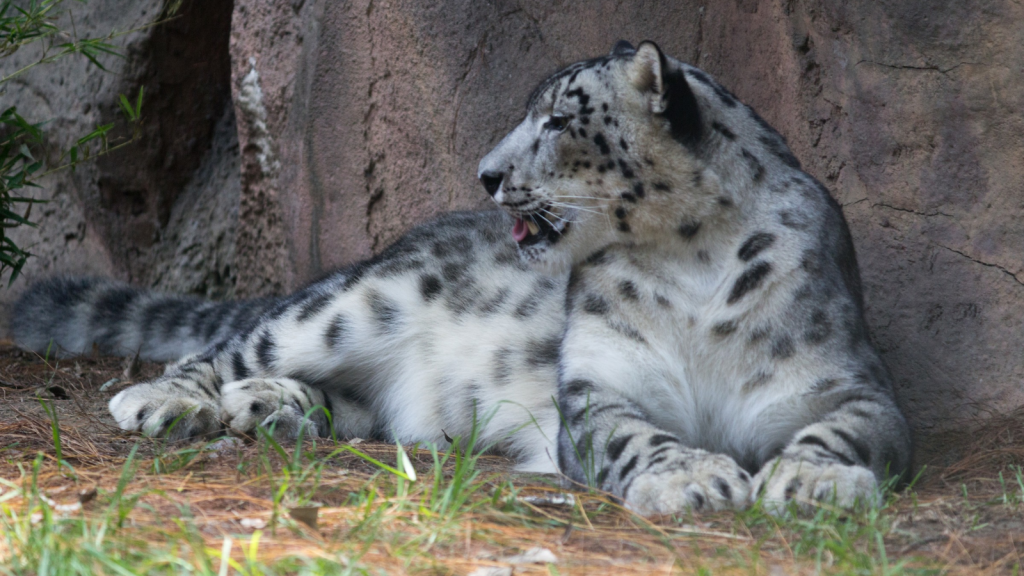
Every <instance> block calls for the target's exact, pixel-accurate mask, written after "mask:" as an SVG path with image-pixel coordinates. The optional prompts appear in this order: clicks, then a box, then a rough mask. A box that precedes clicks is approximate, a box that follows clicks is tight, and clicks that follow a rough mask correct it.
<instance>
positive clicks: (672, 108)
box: [478, 41, 746, 270]
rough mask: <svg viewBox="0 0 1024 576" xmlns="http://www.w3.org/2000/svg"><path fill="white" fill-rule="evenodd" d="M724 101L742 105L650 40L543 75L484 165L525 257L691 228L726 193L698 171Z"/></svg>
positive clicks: (574, 253) (554, 261)
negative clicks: (519, 116) (522, 111)
mask: <svg viewBox="0 0 1024 576" xmlns="http://www.w3.org/2000/svg"><path fill="white" fill-rule="evenodd" d="M691 80H696V82H695V83H691ZM726 98H728V102H727V101H726V100H725V99H726ZM728 103H731V105H732V106H733V107H736V106H737V102H736V101H735V99H733V98H732V96H731V94H728V92H726V91H725V90H724V89H722V88H721V87H719V86H718V85H717V84H716V83H714V82H713V81H712V80H710V79H709V77H708V76H707V75H706V74H704V73H703V72H701V71H700V70H698V69H696V68H693V67H690V66H687V65H685V64H682V63H680V62H678V61H676V60H673V59H671V58H668V57H667V56H666V55H665V54H664V53H662V51H661V49H659V48H658V46H657V45H655V44H654V43H653V42H643V43H642V44H640V46H639V47H638V48H635V49H634V48H633V47H632V46H631V45H630V44H629V43H628V42H624V41H620V42H619V43H617V44H616V45H615V47H614V48H613V49H612V51H611V53H610V54H609V55H607V56H602V57H600V58H594V59H591V60H586V61H583V62H578V63H576V64H573V65H571V66H569V67H567V68H565V69H563V70H561V71H559V72H557V73H555V74H554V75H552V76H550V77H549V78H547V79H546V80H544V81H543V82H542V83H541V84H540V85H539V86H538V87H537V88H536V89H535V90H534V91H533V94H532V95H531V96H530V98H529V102H528V104H527V113H526V118H525V119H524V120H523V121H522V122H521V123H520V124H519V125H518V126H516V128H515V129H513V130H512V132H510V133H509V134H508V135H507V136H505V138H504V139H503V140H502V141H501V142H500V143H499V144H498V145H497V146H496V147H495V148H494V150H492V151H491V152H490V153H489V154H487V156H486V157H484V159H483V160H481V162H480V166H479V170H478V177H479V178H480V180H481V182H482V183H483V185H484V188H485V189H486V190H487V192H488V194H490V195H491V197H492V198H493V199H494V201H495V202H496V203H497V204H498V205H499V206H500V207H501V208H503V209H504V210H505V211H507V212H508V213H509V214H511V215H512V217H513V219H514V221H515V225H514V228H513V230H512V236H513V238H514V239H515V241H516V243H517V244H518V246H519V251H520V255H521V256H522V258H523V259H524V260H525V261H527V262H528V263H532V264H537V265H541V266H545V267H549V268H551V269H555V270H558V269H564V268H565V267H567V266H571V265H572V264H574V263H576V262H580V261H582V260H584V259H585V258H586V257H587V256H588V255H590V254H593V253H594V252H595V251H597V250H600V249H602V248H605V247H607V246H608V245H611V244H614V243H635V244H640V243H645V242H664V237H665V235H666V234H672V235H675V236H677V237H678V236H679V235H683V236H686V234H688V233H693V232H695V231H696V230H695V228H694V227H699V225H700V222H701V220H702V218H703V217H704V216H706V215H708V214H711V213H713V212H714V211H715V210H719V209H720V207H721V203H722V202H723V199H722V197H721V195H720V194H718V193H716V192H714V191H712V188H714V187H708V186H706V184H707V182H701V180H702V173H703V171H704V168H705V166H706V164H707V162H706V160H705V156H706V155H705V154H704V153H703V152H704V150H703V148H702V142H703V141H704V140H705V136H706V133H707V132H708V131H709V128H708V125H707V123H708V118H716V117H718V116H721V115H720V114H717V113H716V112H715V111H714V110H710V112H711V114H710V115H709V114H708V112H709V110H707V108H708V107H717V108H723V107H726V106H727V104H728ZM740 107H741V108H743V109H746V107H744V106H742V105H740Z"/></svg>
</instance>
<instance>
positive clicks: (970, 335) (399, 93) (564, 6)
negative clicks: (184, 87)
mask: <svg viewBox="0 0 1024 576" xmlns="http://www.w3.org/2000/svg"><path fill="white" fill-rule="evenodd" d="M266 4H267V3H264V2H261V1H260V0H237V1H236V3H235V13H234V23H233V27H232V40H231V56H232V63H233V65H232V75H233V82H232V85H233V86H234V87H235V90H236V92H235V94H236V98H235V100H236V110H237V111H238V115H239V117H240V118H242V117H243V116H245V115H246V114H250V115H251V114H252V112H246V111H245V110H247V107H248V105H247V104H239V98H238V94H239V92H238V91H239V89H240V88H239V87H240V86H244V85H245V83H246V81H247V80H248V81H249V82H252V81H253V80H254V79H255V78H256V77H257V76H258V84H259V86H260V88H261V90H262V97H263V99H262V103H263V106H264V108H265V109H266V111H267V112H266V121H265V122H266V128H265V132H259V135H257V136H247V135H246V133H245V132H244V131H240V134H241V143H242V150H243V151H249V152H244V153H243V156H246V155H250V154H251V155H252V156H253V160H247V162H248V163H249V164H250V165H252V166H254V167H255V166H258V165H259V162H258V161H257V160H255V158H256V157H258V156H259V155H260V154H264V152H263V150H264V146H267V147H268V149H269V150H271V151H272V154H273V156H274V158H275V159H276V161H277V162H279V165H276V167H275V168H274V170H275V171H274V173H273V174H274V175H273V182H272V183H268V180H267V179H266V178H265V177H260V178H259V185H258V186H253V187H252V188H250V187H249V184H247V183H243V198H249V197H252V198H256V197H258V198H259V200H258V201H256V203H257V204H258V205H259V208H258V210H254V214H258V218H255V219H254V220H253V221H254V222H256V221H259V222H266V223H271V222H272V223H273V225H274V226H275V228H274V236H273V238H274V239H273V241H272V242H263V243H258V242H253V243H249V244H247V245H245V246H243V245H242V244H241V243H240V244H239V258H242V257H243V256H242V254H243V252H244V253H245V254H246V256H245V257H246V258H249V259H251V260H253V261H258V262H264V263H273V264H272V265H269V266H268V270H274V271H276V274H274V278H275V279H276V281H278V282H280V283H281V284H280V285H281V286H282V287H285V288H288V287H293V286H295V285H296V284H297V283H299V282H301V281H303V280H306V279H309V278H312V277H315V276H317V275H318V274H320V273H321V272H322V271H324V270H327V269H330V268H332V267H335V266H338V265H340V264H343V263H345V262H349V261H352V260H355V259H358V258H363V257H366V256H369V255H370V254H372V253H374V252H376V251H378V250H380V249H381V248H383V247H384V246H385V245H387V243H388V242H390V241H392V240H393V239H394V238H396V237H397V236H398V235H399V234H401V233H402V231H403V230H405V229H407V228H408V227H409V226H411V225H412V224H414V223H416V222H419V221H422V220H424V219H426V218H429V217H431V216H433V215H434V214H437V213H439V212H442V211H445V210H450V209H456V208H472V207H477V206H483V205H486V203H487V202H486V198H485V196H484V194H482V192H481V190H480V187H479V185H478V183H477V182H476V181H475V179H474V171H475V168H476V164H477V161H478V160H479V158H480V157H481V156H482V155H483V154H484V153H485V152H486V151H487V150H488V149H489V147H490V146H492V145H494V144H495V143H496V142H497V141H498V139H499V138H500V137H501V136H502V135H503V134H504V133H505V132H506V131H507V130H508V129H509V128H511V127H512V126H513V125H514V124H515V123H516V122H517V121H518V120H519V119H520V117H521V114H522V110H523V109H522V106H523V103H524V102H525V99H526V96H527V95H528V94H529V91H530V90H531V89H532V88H533V86H534V85H535V84H536V83H537V82H538V81H540V80H541V79H542V78H544V76H545V75H547V74H548V73H550V72H552V71H553V70H555V69H557V68H559V67H560V66H563V65H565V64H568V63H570V62H572V61H574V60H577V59H581V58H585V57H590V56H594V55H597V54H601V53H604V52H605V51H607V50H608V49H609V48H610V47H611V45H612V44H613V42H614V41H615V40H616V39H619V38H625V39H629V40H631V41H633V42H638V41H640V40H643V39H652V40H655V41H657V42H658V43H659V44H660V45H661V46H662V47H663V48H664V49H665V50H666V51H667V52H669V53H671V54H673V55H676V56H677V57H679V58H681V59H684V60H687V61H689V62H692V63H694V64H696V65H698V66H700V67H702V68H704V69H705V70H707V71H709V72H711V73H712V74H714V75H715V76H716V77H718V78H719V80H720V81H721V82H722V83H724V84H725V85H727V86H729V87H730V88H731V89H732V90H733V91H734V92H735V93H736V94H737V95H738V96H740V98H741V99H743V100H744V101H745V102H747V103H749V104H751V105H752V106H754V107H755V108H756V109H757V110H759V111H760V112H761V114H762V115H763V116H764V117H765V118H766V119H768V121H769V122H770V123H772V124H773V125H775V126H776V127H777V128H778V129H779V130H780V131H781V132H782V133H783V134H784V135H785V136H786V137H787V138H788V140H789V141H790V143H791V145H792V147H793V149H794V151H795V152H796V154H797V156H798V157H799V158H801V160H802V161H803V162H804V164H805V166H806V168H807V169H808V171H810V172H811V173H812V174H813V175H814V176H816V177H817V178H819V179H820V180H821V181H822V182H824V183H826V184H827V185H828V186H829V187H830V188H831V189H832V191H833V192H834V194H835V196H836V197H837V199H838V200H839V201H840V202H841V203H842V204H843V205H844V209H845V211H846V215H847V218H848V219H849V221H850V224H851V227H852V229H853V234H854V237H855V241H856V243H857V248H858V251H859V255H860V263H861V268H862V270H863V276H864V280H865V285H866V290H867V294H866V295H867V300H868V318H869V322H870V324H871V326H872V329H873V333H874V337H875V340H876V341H877V343H878V345H879V347H880V348H881V349H882V351H883V354H884V355H885V357H886V359H887V361H888V362H889V364H890V366H891V367H892V370H893V372H894V374H895V376H896V381H897V383H898V387H899V395H900V399H901V402H902V403H903V405H904V406H905V408H906V409H907V413H908V414H909V416H910V418H911V420H912V422H913V424H914V426H915V428H916V429H917V430H918V431H919V432H920V433H922V434H925V435H927V434H928V433H930V432H933V431H935V430H937V429H942V428H948V427H950V426H956V425H957V423H958V421H962V420H965V419H970V418H975V417H977V416H978V415H980V414H983V413H985V412H986V411H989V410H1005V409H1009V408H1013V407H1016V406H1019V405H1021V404H1022V403H1024V353H1022V352H1024V329H1022V328H1024V325H1022V321H1021V318H1022V317H1024V250H1022V249H1024V218H1021V216H1024V190H1022V187H1024V185H1022V182H1024V139H1022V138H1021V137H1020V134H1022V133H1024V130H1022V128H1024V126H1022V117H1021V114H1020V110H1021V109H1022V105H1024V75H1022V74H1021V72H1022V71H1024V64H1022V63H1024V25H1022V24H1024V8H1022V6H1021V5H1020V4H1019V3H1017V2H1014V1H1013V0H992V1H975V0H972V1H954V0H943V1H940V2H934V1H923V0H898V1H882V2H878V1H868V0H859V1H847V0H843V1H840V0H825V1H801V0H776V1H771V2H758V1H756V0H735V1H726V2H717V3H712V2H708V3H706V4H705V3H704V2H699V1H693V0H682V1H678V2H671V3H670V2H636V3H632V4H631V5H630V6H629V7H628V8H627V7H625V6H622V5H620V3H616V2H588V3H578V2H550V1H539V0H538V1H530V0H523V1H518V2H514V1H479V0H462V1H459V0H453V1H448V2H444V3H424V2H417V1H410V0H389V1H380V0H357V1H353V2H326V1H320V2H314V1H311V0H308V1H306V2H305V3H303V2H301V1H293V2H291V3H290V4H289V3H276V4H278V5H277V6H275V7H268V6H266ZM257 115H258V114H257ZM253 172H256V170H255V168H253ZM245 202H246V200H243V204H244V203H245ZM275 202H276V205H275ZM275 210H276V212H275ZM243 218H244V216H243ZM265 227H266V224H264V225H263V227H260V226H257V227H256V228H255V229H256V230H261V229H263V228H265ZM253 233H254V232H249V234H253ZM266 275H267V272H266V271H263V270H261V271H260V272H259V276H260V277H261V278H264V277H266ZM260 282H261V280H260V281H254V283H253V285H254V286H258V287H262V286H264V284H261V283H260ZM276 286H277V285H275V288H276ZM240 289H241V288H240Z"/></svg>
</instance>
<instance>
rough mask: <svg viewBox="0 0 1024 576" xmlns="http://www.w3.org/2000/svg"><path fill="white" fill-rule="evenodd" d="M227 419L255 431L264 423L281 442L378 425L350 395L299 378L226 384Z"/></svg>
mask: <svg viewBox="0 0 1024 576" xmlns="http://www.w3.org/2000/svg"><path fill="white" fill-rule="evenodd" d="M221 418H222V419H223V420H224V423H225V424H227V426H228V427H229V428H231V430H233V431H234V432H236V433H239V434H252V433H254V432H255V431H256V429H257V427H260V426H262V427H263V428H265V429H267V430H272V431H273V434H274V437H275V438H277V439H278V440H292V439H295V438H296V437H298V436H299V434H300V433H303V434H305V435H306V436H322V437H329V436H331V435H332V425H333V432H334V433H335V434H337V435H339V436H340V437H343V438H345V437H354V436H356V435H358V434H356V433H354V432H363V433H365V431H366V430H371V429H372V424H373V418H372V415H371V414H370V413H369V412H367V411H366V410H361V409H359V408H358V407H356V406H352V405H351V402H350V401H349V399H346V398H342V397H340V396H339V395H338V394H336V393H334V392H331V391H326V390H321V389H318V388H315V387H313V386H310V385H308V384H306V383H304V382H300V381H298V380H295V379H293V378H247V379H245V380H238V381H235V382H231V383H229V384H226V385H225V386H224V388H223V398H222V400H221Z"/></svg>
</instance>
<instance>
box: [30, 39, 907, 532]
mask: <svg viewBox="0 0 1024 576" xmlns="http://www.w3.org/2000/svg"><path fill="white" fill-rule="evenodd" d="M479 176H480V179H481V182H482V183H483V185H484V188H485V189H486V191H487V192H488V194H490V195H491V196H492V197H493V199H494V201H495V202H496V203H497V204H498V205H499V206H500V207H501V208H502V209H503V212H485V213H464V214H452V215H448V216H446V217H444V218H442V219H440V220H438V221H436V222H433V223H431V224H427V225H425V226H421V227H419V228H416V229H414V230H412V231H411V232H409V233H408V234H407V235H406V236H405V237H404V238H402V239H401V240H400V241H398V242H397V243H396V244H394V245H393V246H391V247H390V248H389V249H387V250H386V251H385V252H384V253H382V254H381V255H379V256H378V257H376V258H374V259H372V260H369V261H366V262H362V263H358V264H355V265H353V266H350V267H348V268H346V269H343V270H341V271H339V272H336V273H334V274H333V275H331V276H329V277H327V278H325V279H324V280H321V281H319V282H316V283H314V284H312V285H310V286H308V287H307V288H305V289H303V290H301V291H299V292H297V293H295V294H293V295H291V296H288V297H285V298H280V299H276V300H266V301H259V302H249V303H229V304H208V303H199V302H196V301H190V300H183V299H175V298H173V297H164V296H159V295H152V294H148V293H144V292H140V291H137V290H135V289H132V288H129V287H126V286H123V285H119V284H115V283H111V282H108V281H99V280H69V279H58V280H54V281H51V282H49V283H44V284H42V285H39V286H37V287H36V288H34V289H33V290H32V291H30V292H29V293H28V295H26V296H25V298H24V299H23V301H22V304H21V305H20V306H16V308H15V310H16V311H17V314H18V315H17V317H16V319H15V321H14V322H13V324H14V326H15V330H16V335H17V337H18V341H19V342H20V343H21V344H22V345H23V346H25V347H27V348H30V349H35V350H42V349H43V348H45V347H47V346H50V345H51V344H52V345H53V346H55V347H56V348H57V349H60V350H63V351H65V352H67V353H82V352H86V351H88V350H90V349H91V347H92V345H93V343H96V344H97V345H99V346H100V348H101V349H102V350H105V351H108V352H115V353H126V354H131V353H133V352H135V351H141V352H142V354H143V355H144V356H147V357H150V358H155V359H166V358H169V357H177V356H182V355H187V354H191V355H190V356H186V357H185V358H184V359H182V360H180V361H179V362H177V363H176V364H173V365H171V366H170V367H169V368H168V370H167V373H166V374H165V375H164V376H163V377H162V378H160V379H157V380H154V381H152V382H149V383H144V384H139V385H136V386H134V387H131V388H129V389H127V390H125V391H123V392H121V393H120V394H118V395H117V396H115V397H114V398H113V400H111V403H110V408H111V412H112V413H113V414H114V416H115V418H116V419H117V421H118V423H119V424H120V425H121V426H122V427H123V428H126V429H131V430H142V431H144V432H146V433H148V434H163V433H169V434H170V435H171V436H174V437H189V436H197V435H204V434H210V433H214V432H216V431H218V430H219V429H220V428H221V426H222V424H221V423H224V424H226V425H227V426H229V427H231V428H232V429H235V430H237V431H240V432H249V431H252V430H253V429H254V428H255V427H257V426H261V425H262V426H269V425H272V424H273V425H276V430H277V433H278V434H281V435H284V436H293V435H294V434H297V433H298V431H299V430H300V429H302V428H303V427H305V428H307V429H308V430H310V431H312V432H315V433H318V434H329V433H330V432H331V430H330V425H331V423H333V426H334V430H333V432H335V433H337V434H339V435H341V436H347V437H352V436H360V437H377V438H386V439H390V440H397V441H401V442H413V441H426V442H436V443H439V444H441V443H444V442H445V438H446V437H449V436H456V435H464V434H468V433H469V432H470V430H471V429H472V427H473V426H474V424H476V425H478V426H479V427H480V429H481V432H482V435H481V436H482V441H483V442H484V443H485V444H490V445H494V446H495V447H496V448H497V449H499V450H504V451H505V452H507V453H509V454H511V455H512V456H514V457H515V458H517V459H518V461H519V462H520V465H521V467H523V468H525V469H532V470H540V471H554V470H555V468H556V467H557V468H558V469H560V470H561V472H562V473H564V474H565V475H566V476H568V477H569V478H570V479H572V480H575V481H578V482H582V483H588V484H591V485H595V486H598V487H600V488H602V489H604V490H607V491H610V492H611V493H613V494H615V495H616V496H618V497H620V498H622V499H623V500H624V501H625V502H626V503H627V504H628V505H629V506H631V507H633V508H634V509H635V510H637V511H640V512H642V513H647V514H650V513H675V512H679V511H683V510H687V509H695V510H702V509H721V508H730V507H741V506H745V505H746V504H747V503H748V502H749V501H750V500H751V499H752V498H754V497H757V496H758V495H760V494H764V496H765V497H766V498H767V499H768V500H769V501H770V502H773V503H781V502H786V501H788V500H791V499H794V498H795V499H797V500H798V501H800V502H802V503H804V504H808V503H810V502H812V501H814V500H823V499H835V501H836V502H838V503H839V504H840V505H852V504H853V503H854V502H856V501H857V500H872V499H874V498H875V497H876V496H877V487H878V485H879V482H880V481H883V480H884V479H886V478H887V477H888V476H889V475H892V474H898V473H901V472H903V471H905V470H906V469H907V467H908V465H909V461H910V442H909V433H908V430H907V425H906V422H905V420H904V418H903V416H902V415H901V414H900V412H899V410H898V409H897V407H896V403H895V401H894V398H893V390H892V383H891V380H890V377H889V373H888V370H887V369H886V367H885V365H884V364H883V362H882V360H881V358H880V357H879V355H878V353H877V351H876V350H875V349H874V347H873V346H872V344H871V342H870V340H869V338H868V334H867V330H866V327H865V324H864V319H863V303H862V298H861V288H860V280H859V276H858V271H857V266H856V260H855V256H854V251H853V245H852V242H851V239H850V235H849V232H848V230H847V227H846V223H845V221H844V219H843V215H842V212H841V210H840V208H839V206H838V205H837V204H836V203H835V201H834V200H833V199H832V198H831V196H830V195H829V193H828V191H827V190H825V188H824V187H823V186H821V184H819V183H818V182H816V181H815V180H814V178H812V177H811V176H809V175H808V174H806V173H805V172H803V171H801V170H800V165H799V162H797V160H796V159H795V158H794V157H793V155H792V153H791V152H790V151H789V149H788V147H787V146H786V143H785V141H784V140H783V139H782V137H781V136H780V135H779V134H778V133H777V132H775V131H774V130H773V129H771V127H770V126H768V125H767V124H766V123H765V122H764V121H763V120H762V119H761V118H760V117H759V116H758V115H757V114H756V113H754V111H753V110H751V109H750V108H749V107H747V106H745V105H744V104H742V103H741V102H740V101H739V100H738V99H737V98H736V97H735V96H733V95H732V94H731V93H729V91H727V90H726V89H725V88H723V87H722V86H720V85H719V84H718V83H717V82H715V81H714V80H713V79H712V78H711V77H710V76H709V75H708V74H706V73H704V72H702V71H701V70H698V69H697V68H694V67H692V66H688V65H686V64H683V63H680V62H678V61H676V60H674V59H672V58H669V57H667V56H666V55H664V54H663V53H662V52H661V50H660V49H658V47H657V46H655V45H654V44H653V43H650V42H645V43H643V44H641V45H640V47H639V48H637V49H634V48H633V47H632V46H630V45H629V44H628V43H625V42H620V43H618V44H616V46H615V48H614V49H613V51H612V53H611V54H610V55H608V56H604V57H600V58H596V59H592V60H588V61H585V62H580V63H577V64H573V65H571V66H569V67H567V68H566V69H564V70H562V71H560V72H558V73H556V74H554V75H552V76H551V77H549V78H548V79H547V80H545V81H544V82H542V83H541V84H540V86H538V88H537V89H536V90H535V91H534V93H533V94H532V95H531V96H530V99H529V103H528V107H527V113H526V118H525V119H524V120H523V121H522V123H520V124H519V125H518V126H517V127H516V128H515V129H513V130H512V132H510V133H509V134H508V135H507V136H506V137H505V138H504V139H503V140H502V141H501V142H500V143H499V144H498V145H497V146H496V147H495V148H494V150H493V151H491V152H490V153H489V154H488V155H487V156H486V157H485V158H484V159H483V160H482V161H481V163H480V167H479ZM510 227H511V228H512V237H510V236H509V235H508V233H507V232H505V230H507V229H508V228H510ZM317 406H320V407H323V408H324V409H323V410H317V409H316V407H317ZM326 413H330V415H331V418H330V420H329V419H328V418H327V416H326Z"/></svg>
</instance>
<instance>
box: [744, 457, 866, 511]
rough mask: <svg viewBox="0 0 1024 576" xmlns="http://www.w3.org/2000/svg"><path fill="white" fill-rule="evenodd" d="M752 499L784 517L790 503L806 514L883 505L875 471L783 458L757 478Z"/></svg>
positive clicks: (770, 463) (766, 466) (773, 463)
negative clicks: (815, 510) (818, 508)
mask: <svg viewBox="0 0 1024 576" xmlns="http://www.w3.org/2000/svg"><path fill="white" fill-rule="evenodd" d="M754 487H755V488H754V490H753V492H752V493H751V498H753V499H755V500H756V499H757V498H758V497H763V503H764V506H765V509H766V510H768V511H769V512H771V513H773V514H784V513H785V512H786V509H787V506H788V504H789V502H796V503H797V506H798V507H799V508H800V509H801V510H804V511H807V510H810V509H813V508H814V507H815V505H816V504H818V503H823V504H829V505H835V506H838V507H841V508H852V507H853V506H855V505H858V504H866V505H869V506H877V505H878V504H879V503H880V502H881V494H880V493H879V490H878V482H877V481H876V480H875V475H874V474H872V472H871V470H868V469H867V468H865V467H863V466H847V465H845V464H838V463H834V462H821V463H817V462H810V461H807V460H802V459H799V458H795V457H787V456H780V457H778V458H776V459H774V460H771V461H769V462H768V463H766V464H765V465H764V468H762V469H761V471H760V472H758V473H757V475H756V476H754Z"/></svg>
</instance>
